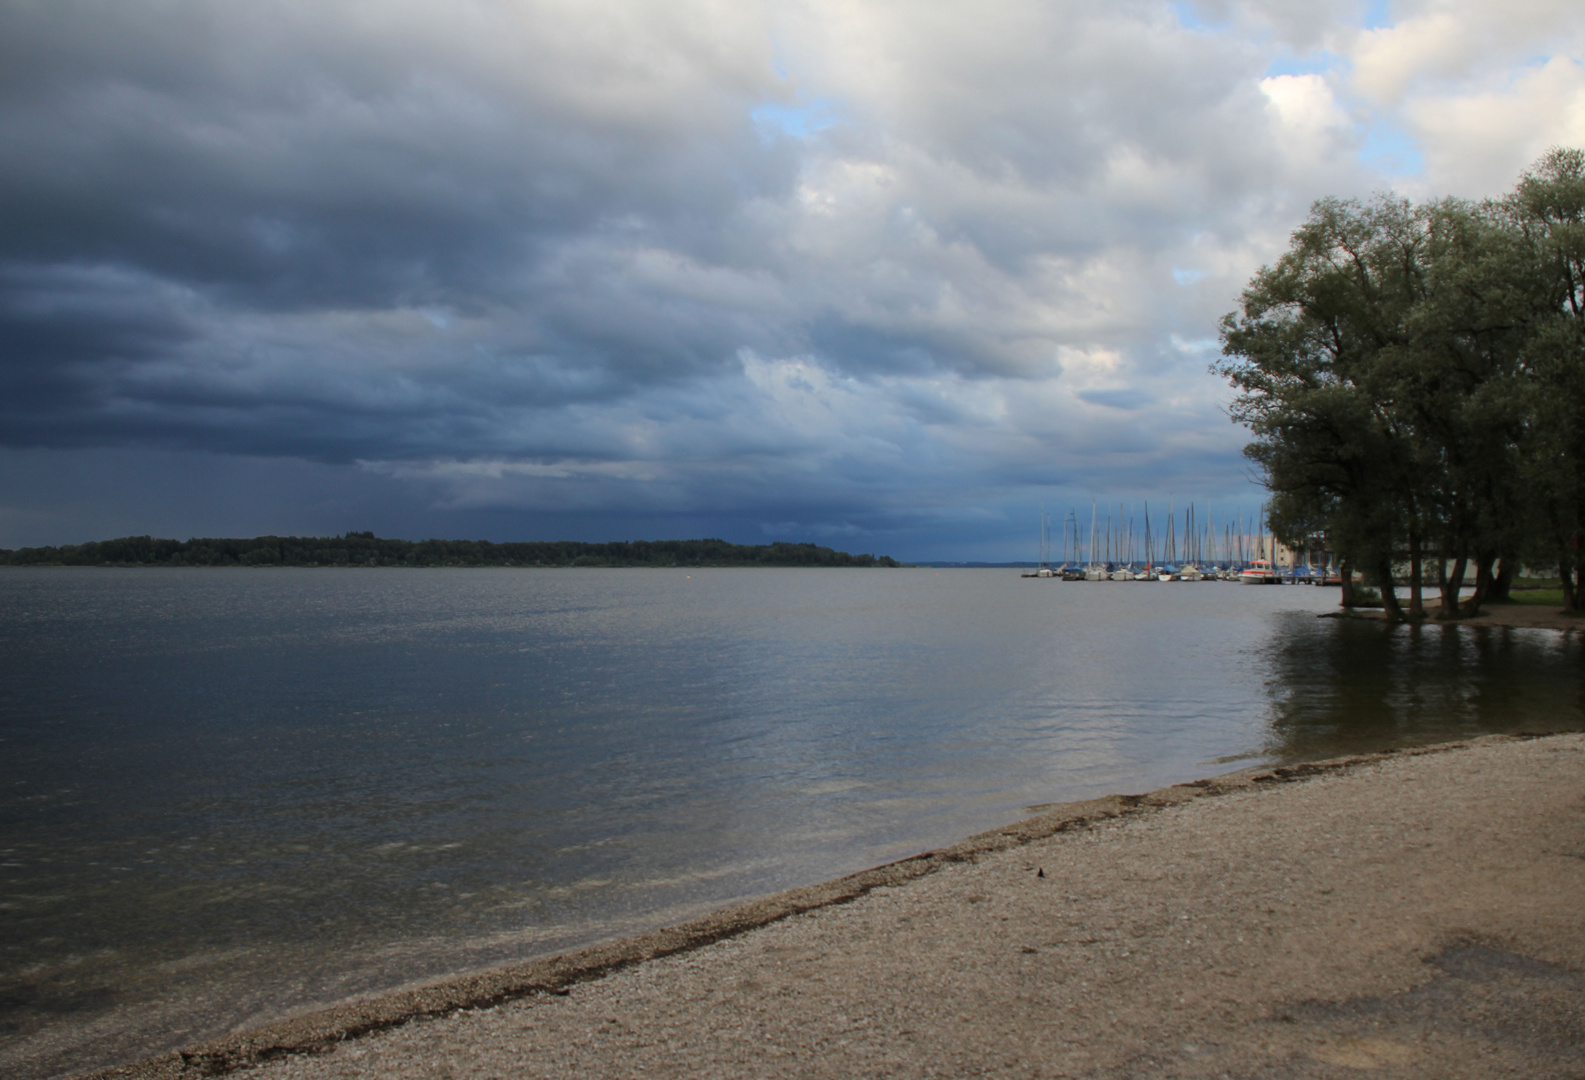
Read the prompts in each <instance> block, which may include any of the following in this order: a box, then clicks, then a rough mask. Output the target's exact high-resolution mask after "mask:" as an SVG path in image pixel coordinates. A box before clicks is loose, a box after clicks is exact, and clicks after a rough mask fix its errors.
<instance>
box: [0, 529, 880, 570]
mask: <svg viewBox="0 0 1585 1080" xmlns="http://www.w3.org/2000/svg"><path fill="white" fill-rule="evenodd" d="M902 565H903V564H902V563H899V562H898V561H897V560H896V559H893V558H892V557H891V556H889V555H870V554H867V553H866V554H862V555H852V554H849V553H848V552H846V551H836V550H834V549H832V548H828V547H820V546H818V545H816V544H810V543H800V544H793V543H774V544H731V543H728V542H727V541H725V540H717V539H702V540H630V541H614V542H611V543H603V544H598V543H587V542H584V541H577V540H538V541H511V542H506V543H494V542H491V541H489V540H418V541H414V540H394V539H382V538H380V537H377V536H375V535H374V534H373V533H372V532H357V533H346V534H344V535H342V536H324V537H320V536H256V537H252V538H249V539H232V538H195V539H190V540H164V539H157V538H154V537H150V536H125V537H121V538H119V539H115V540H99V541H93V542H90V543H86V544H69V545H64V546H61V547H35V548H18V549H15V550H8V549H3V548H0V566H92V567H107V566H108V567H250V568H251V567H271V566H276V567H305V568H307V567H318V568H322V567H346V568H351V567H367V568H386V567H390V568H416V569H428V568H443V567H512V568H534V567H605V568H632V567H645V566H649V567H659V568H663V569H696V568H697V569H703V568H706V567H756V566H779V567H861V568H871V567H885V568H895V567H900V566H902Z"/></svg>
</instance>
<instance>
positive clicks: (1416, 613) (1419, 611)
mask: <svg viewBox="0 0 1585 1080" xmlns="http://www.w3.org/2000/svg"><path fill="white" fill-rule="evenodd" d="M1421 571H1422V560H1421V558H1420V534H1419V533H1417V532H1413V531H1411V532H1410V533H1409V617H1410V618H1411V619H1423V618H1424V617H1425V604H1424V601H1423V597H1422V595H1421V593H1422V589H1423V584H1424V583H1423V579H1422V578H1421V576H1420V575H1421Z"/></svg>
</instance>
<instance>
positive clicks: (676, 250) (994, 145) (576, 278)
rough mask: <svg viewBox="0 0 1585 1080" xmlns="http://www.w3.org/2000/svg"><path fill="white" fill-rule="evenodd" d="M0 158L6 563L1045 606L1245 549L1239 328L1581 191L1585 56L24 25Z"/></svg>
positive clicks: (779, 22)
mask: <svg viewBox="0 0 1585 1080" xmlns="http://www.w3.org/2000/svg"><path fill="white" fill-rule="evenodd" d="M0 145H3V146H4V147H5V152H4V154H0V547H18V546H23V545H37V544H59V543H79V542H83V541H87V540H94V539H104V538H108V537H112V536H122V535H130V534H145V533H147V534H152V535H155V536H171V537H177V538H186V537H189V536H253V535H260V534H267V533H275V534H281V535H285V534H298V535H303V534H314V535H330V534H339V533H342V532H347V531H353V530H364V529H372V530H374V531H375V532H377V533H378V534H379V535H382V536H398V537H407V538H411V539H421V538H424V537H430V536H438V537H453V538H464V537H467V538H481V539H490V540H535V539H577V540H592V541H605V540H630V539H662V538H682V537H697V536H718V537H722V538H724V539H727V540H731V541H734V542H738V543H767V542H771V541H777V540H794V541H805V540H807V541H814V542H816V543H821V544H828V545H830V546H833V547H837V548H840V549H844V550H850V551H855V552H859V551H870V552H875V553H877V554H890V555H893V556H896V557H898V558H902V559H907V560H931V559H938V560H989V561H1001V560H1022V559H1032V558H1034V557H1035V556H1036V554H1037V544H1038V539H1039V520H1040V515H1041V513H1042V508H1044V510H1045V512H1046V513H1047V514H1049V515H1050V517H1051V518H1052V520H1053V525H1052V530H1053V533H1055V534H1056V535H1058V537H1059V540H1058V544H1059V545H1060V530H1061V525H1060V522H1061V521H1062V519H1064V518H1066V517H1067V515H1068V514H1069V512H1070V510H1071V511H1072V512H1073V513H1074V514H1075V516H1076V517H1077V518H1080V519H1086V522H1085V524H1086V529H1087V518H1088V515H1089V513H1090V508H1091V506H1092V504H1093V503H1094V502H1096V501H1098V502H1099V503H1100V504H1101V506H1102V507H1103V509H1102V511H1101V512H1102V514H1104V513H1105V509H1104V508H1105V507H1108V506H1110V507H1113V508H1114V509H1113V510H1112V513H1113V514H1114V515H1121V514H1128V513H1132V514H1134V515H1139V516H1142V514H1143V510H1144V506H1145V504H1146V502H1147V501H1148V502H1149V504H1150V507H1151V513H1152V516H1153V518H1154V519H1155V520H1156V521H1158V522H1159V515H1160V514H1161V512H1162V510H1163V509H1164V508H1165V506H1166V505H1167V504H1168V503H1169V502H1170V503H1171V504H1172V505H1173V506H1174V507H1175V509H1176V512H1177V513H1178V514H1179V516H1180V517H1181V515H1182V512H1183V510H1184V508H1185V507H1187V506H1188V505H1189V504H1190V503H1191V502H1192V503H1193V504H1194V505H1195V506H1196V513H1197V515H1199V517H1200V520H1202V521H1203V520H1204V515H1205V514H1206V513H1207V512H1209V513H1210V514H1211V515H1213V517H1214V518H1215V520H1217V521H1219V522H1220V521H1225V520H1232V518H1233V516H1234V515H1237V514H1243V515H1245V516H1251V515H1253V514H1254V513H1255V512H1257V511H1258V508H1259V505H1260V501H1261V494H1262V491H1261V488H1260V486H1259V483H1258V477H1256V476H1255V475H1254V474H1253V473H1252V471H1251V468H1250V465H1249V463H1248V462H1247V461H1246V460H1245V459H1244V458H1243V457H1242V455H1241V449H1242V446H1243V444H1244V443H1245V441H1247V440H1246V438H1245V433H1244V432H1243V431H1242V430H1241V429H1239V428H1238V427H1236V426H1235V425H1233V424H1232V423H1231V421H1230V420H1229V419H1228V417H1227V413H1226V405H1227V402H1228V400H1229V397H1230V390H1229V388H1228V386H1227V385H1226V383H1225V382H1223V381H1222V380H1220V379H1219V378H1218V377H1217V376H1215V375H1214V374H1212V373H1211V372H1210V365H1211V364H1212V363H1214V362H1215V361H1216V359H1217V357H1218V343H1217V325H1218V321H1219V319H1220V317H1221V316H1222V315H1223V314H1225V313H1226V312H1228V311H1230V310H1232V309H1233V308H1234V307H1235V306H1236V304H1237V302H1238V298H1239V294H1240V291H1241V289H1242V288H1243V286H1244V284H1245V283H1246V282H1247V281H1248V280H1249V278H1250V276H1251V275H1252V274H1253V273H1254V272H1255V271H1256V270H1258V269H1259V267H1260V266H1262V265H1263V264H1266V263H1269V262H1271V261H1273V260H1274V259H1276V258H1277V257H1279V256H1280V255H1281V253H1282V252H1283V250H1284V249H1285V248H1286V246H1287V243H1288V238H1289V236H1290V234H1291V233H1292V231H1293V229H1294V228H1295V227H1297V226H1298V225H1299V224H1300V223H1301V222H1302V221H1303V220H1304V217H1305V215H1306V213H1307V211H1308V209H1309V206H1310V205H1311V203H1312V202H1313V201H1314V200H1315V199H1317V198H1320V197H1323V196H1328V195H1338V196H1346V197H1347V196H1358V197H1368V196H1370V195H1371V194H1372V193H1375V192H1380V191H1388V190H1392V191H1397V192H1400V193H1402V194H1404V195H1407V196H1409V197H1411V198H1416V199H1420V198H1429V197H1435V196H1441V195H1457V196H1463V197H1468V198H1480V197H1485V196H1494V195H1500V194H1501V193H1502V192H1504V191H1506V190H1507V189H1509V188H1510V187H1511V186H1512V185H1513V183H1514V181H1515V180H1516V179H1517V178H1518V176H1519V175H1520V173H1521V172H1522V171H1523V170H1524V169H1525V168H1526V167H1527V166H1529V165H1530V164H1532V163H1533V162H1534V161H1535V160H1536V159H1537V158H1539V157H1540V156H1541V154H1542V153H1543V152H1545V151H1546V150H1547V149H1548V148H1549V147H1552V146H1557V145H1566V146H1585V6H1581V5H1580V4H1578V2H1577V0H1556V2H1554V0H1510V2H1508V3H1504V4H1501V5H1497V4H1492V3H1490V2H1489V0H1404V2H1371V3H1359V2H1345V0H1294V2H1288V0H1273V2H1268V3H1252V2H1251V3H1244V2H1238V0H1225V2H1224V0H1203V2H1195V0H1180V2H1176V3H1159V2H1134V0H1114V2H1109V3H1104V4H1097V3H1093V2H1066V0H1038V2H1037V0H1030V2H1024V0H979V2H976V3H973V4H968V3H957V2H954V3H946V2H933V0H906V2H880V0H877V2H860V0H801V2H795V0H788V2H756V0H667V2H666V3H663V4H661V3H642V2H637V0H630V2H608V0H542V2H515V0H497V2H483V0H449V2H446V3H433V2H432V3H422V2H412V0H312V2H309V0H252V2H250V3H247V4H237V3H234V2H231V0H116V2H114V3H109V2H103V0H92V2H90V0H0ZM1119 507H1121V508H1122V509H1117V508H1119Z"/></svg>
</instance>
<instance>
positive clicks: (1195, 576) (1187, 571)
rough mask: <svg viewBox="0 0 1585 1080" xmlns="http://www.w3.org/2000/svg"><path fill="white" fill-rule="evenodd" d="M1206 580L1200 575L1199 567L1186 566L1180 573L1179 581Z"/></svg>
mask: <svg viewBox="0 0 1585 1080" xmlns="http://www.w3.org/2000/svg"><path fill="white" fill-rule="evenodd" d="M1204 579H1205V575H1204V574H1202V573H1200V568H1199V567H1198V566H1185V567H1184V568H1183V569H1182V570H1179V571H1178V580H1179V581H1203V580H1204Z"/></svg>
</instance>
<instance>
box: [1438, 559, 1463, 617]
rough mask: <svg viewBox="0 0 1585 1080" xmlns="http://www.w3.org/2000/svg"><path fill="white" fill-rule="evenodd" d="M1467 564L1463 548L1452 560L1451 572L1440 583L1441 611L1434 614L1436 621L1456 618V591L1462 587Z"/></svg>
mask: <svg viewBox="0 0 1585 1080" xmlns="http://www.w3.org/2000/svg"><path fill="white" fill-rule="evenodd" d="M1468 563H1469V555H1468V554H1466V553H1465V551H1464V549H1463V548H1459V552H1458V554H1457V555H1456V556H1454V558H1453V571H1452V573H1450V574H1448V575H1447V576H1446V578H1445V579H1444V580H1443V581H1442V610H1441V611H1438V612H1437V613H1436V617H1437V618H1438V619H1456V618H1458V591H1459V590H1460V589H1462V588H1463V587H1464V568H1465V567H1466V566H1467V565H1468Z"/></svg>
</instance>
